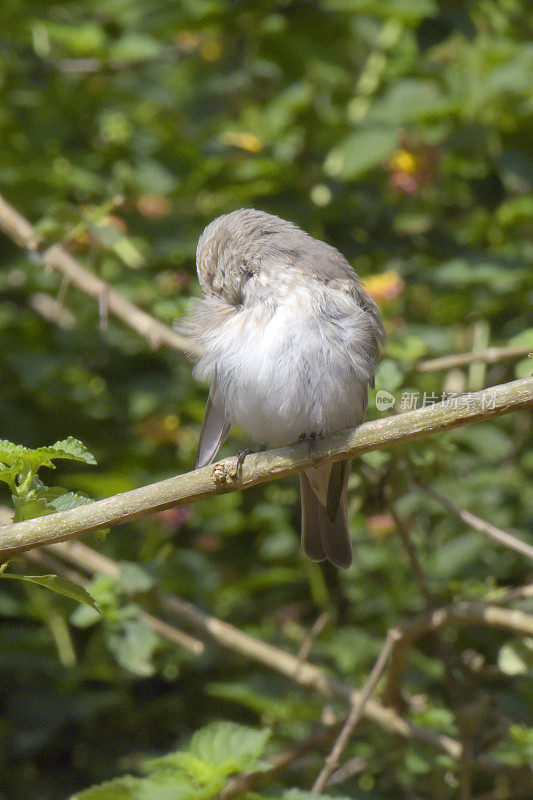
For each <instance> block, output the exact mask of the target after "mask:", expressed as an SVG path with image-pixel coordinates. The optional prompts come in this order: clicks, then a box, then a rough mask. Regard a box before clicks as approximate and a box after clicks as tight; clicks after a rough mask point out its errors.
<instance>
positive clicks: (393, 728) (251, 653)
mask: <svg viewBox="0 0 533 800" xmlns="http://www.w3.org/2000/svg"><path fill="white" fill-rule="evenodd" d="M47 550H50V551H51V552H53V553H54V554H55V555H59V556H60V557H61V558H62V559H64V560H65V561H67V562H69V563H71V564H74V565H75V566H76V567H79V568H81V569H84V570H86V571H89V572H91V573H93V574H94V573H96V572H103V573H104V574H107V575H113V576H118V575H119V574H120V567H119V565H118V564H117V563H116V562H115V561H113V560H112V559H110V558H108V557H107V556H104V555H102V554H101V553H97V552H96V551H95V550H92V549H91V548H89V547H87V546H86V545H84V544H81V542H64V543H61V544H56V545H53V546H52V547H50V548H47ZM157 596H158V600H159V603H160V605H161V608H163V609H164V610H165V612H166V613H168V614H170V615H173V616H174V617H176V618H177V619H179V620H180V622H181V623H186V624H187V625H190V626H191V627H192V628H193V629H194V631H195V633H196V634H197V635H198V636H203V637H205V638H207V639H209V640H211V641H213V642H215V643H216V644H217V645H219V646H220V647H224V648H226V649H227V650H232V651H233V652H236V653H240V655H241V656H244V657H245V658H250V659H252V660H253V661H256V662H258V663H259V664H262V665H263V666H265V667H267V668H269V669H272V670H274V671H275V672H278V673H280V674H281V675H285V676H286V677H287V678H289V680H291V681H293V682H294V683H296V684H297V685H298V686H301V687H303V688H305V689H311V690H313V691H315V692H317V693H318V694H321V695H323V696H325V697H329V698H332V697H336V698H337V699H339V700H341V701H343V702H344V703H348V704H349V705H350V706H359V705H360V706H361V707H362V714H363V716H364V717H365V718H366V719H367V720H370V721H371V722H374V723H375V724H376V725H378V726H380V727H381V728H383V729H384V730H386V731H387V732H388V733H390V734H392V735H395V736H400V737H401V738H404V739H408V740H414V741H418V742H420V743H422V744H425V745H427V746H429V747H431V748H433V749H434V750H437V751H438V752H440V753H445V754H447V755H449V756H451V757H452V758H454V759H458V758H460V757H461V755H462V747H461V744H460V742H458V741H457V740H456V739H453V738H451V737H450V736H446V735H445V734H440V733H436V732H435V731H433V730H430V729H428V728H424V727H422V726H420V725H417V724H415V723H413V722H411V721H410V720H406V719H404V718H403V717H402V716H400V714H398V712H397V711H396V710H394V709H392V708H386V707H385V706H384V705H383V704H382V703H380V702H379V700H376V699H375V698H373V697H367V698H365V697H364V695H363V692H361V691H359V690H358V689H353V688H352V687H351V686H349V685H347V684H345V683H341V682H340V681H338V680H335V679H334V678H331V677H330V676H329V675H328V674H327V673H326V672H325V671H324V670H323V669H321V668H320V667H318V666H316V665H314V664H311V663H309V662H307V661H304V662H302V661H301V659H299V658H298V656H296V655H292V654H291V653H287V652H286V651H285V650H281V649H280V648H278V647H274V645H271V644H268V643H267V642H263V641H261V640H260V639H256V638H255V637H253V636H250V635H249V634H247V633H244V632H243V631H241V630H239V629H238V628H236V627H234V626H233V625H231V624H230V623H228V622H224V620H221V619H218V618H217V617H213V616H211V615H210V614H207V613H206V612H205V611H202V609H200V608H197V607H196V606H194V605H193V604H192V603H189V602H188V601H187V600H182V599H181V598H180V597H177V596H176V595H173V594H170V593H168V592H163V591H159V592H158V593H157ZM416 619H418V618H416ZM362 701H364V702H362ZM476 765H477V766H478V767H480V768H482V769H486V770H490V771H498V770H501V764H499V762H497V761H496V760H495V759H493V758H492V757H491V756H490V755H486V754H484V755H480V756H479V757H478V758H477V759H476Z"/></svg>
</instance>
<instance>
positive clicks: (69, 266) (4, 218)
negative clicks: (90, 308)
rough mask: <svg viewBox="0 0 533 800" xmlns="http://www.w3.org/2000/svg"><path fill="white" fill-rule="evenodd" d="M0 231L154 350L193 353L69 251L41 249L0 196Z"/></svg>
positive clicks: (29, 229) (180, 338)
mask: <svg viewBox="0 0 533 800" xmlns="http://www.w3.org/2000/svg"><path fill="white" fill-rule="evenodd" d="M0 229H2V230H3V231H4V233H5V234H7V236H9V237H10V239H12V240H13V241H14V242H15V243H16V244H18V245H20V246H21V247H24V248H25V249H26V250H30V251H31V252H32V253H34V254H35V255H38V256H40V257H41V258H42V260H43V261H44V264H45V266H46V267H47V269H49V270H57V271H58V272H60V273H61V274H62V275H63V276H64V278H65V279H66V280H67V281H68V283H72V284H74V285H75V286H77V287H78V289H81V290H82V291H83V292H85V294H88V295H89V296H90V297H94V298H95V300H97V302H98V304H99V306H100V307H101V306H102V303H104V302H105V308H106V311H108V312H109V313H110V314H113V315H114V316H115V317H117V318H118V319H120V320H121V321H122V322H124V323H125V324H126V325H128V326H129V327H130V328H132V329H133V330H134V331H136V332H137V333H138V334H139V335H140V336H142V337H143V338H144V339H146V340H147V341H148V342H149V343H150V345H151V346H152V347H154V348H157V347H160V346H161V345H163V344H165V345H168V346H169V347H173V348H174V349H175V350H181V351H187V352H191V351H192V350H193V347H192V346H191V345H190V343H189V341H188V340H187V339H186V338H185V337H184V336H180V334H179V333H176V331H174V330H172V328H169V327H168V325H165V324H164V323H162V322H159V320H157V319H155V318H154V317H152V316H151V315H150V314H147V313H146V311H142V309H140V308H138V307H137V306H136V305H134V304H133V303H130V301H129V300H126V298H125V297H122V295H121V294H119V292H117V291H116V289H113V287H112V286H110V285H109V284H108V283H106V282H105V281H103V280H102V279H101V278H99V277H98V276H97V275H95V274H94V273H93V272H91V271H90V270H88V269H85V267H83V266H82V265H81V264H80V262H79V261H78V260H77V259H75V258H74V257H73V256H72V255H71V254H70V253H69V252H68V250H66V249H65V247H63V245H60V244H54V245H52V246H51V247H49V248H48V249H46V250H43V251H41V250H40V249H39V245H40V240H39V236H38V234H37V231H36V230H35V228H34V227H33V226H32V225H31V224H30V222H28V220H27V219H26V218H25V217H23V216H22V215H21V214H19V213H18V211H16V209H14V208H13V206H11V205H10V204H9V203H8V202H7V201H6V200H5V199H4V198H3V197H1V196H0Z"/></svg>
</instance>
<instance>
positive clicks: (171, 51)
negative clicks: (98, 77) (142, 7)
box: [45, 44, 182, 75]
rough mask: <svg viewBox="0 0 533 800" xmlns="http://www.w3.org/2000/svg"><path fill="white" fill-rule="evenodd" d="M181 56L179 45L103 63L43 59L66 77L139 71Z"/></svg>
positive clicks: (76, 59)
mask: <svg viewBox="0 0 533 800" xmlns="http://www.w3.org/2000/svg"><path fill="white" fill-rule="evenodd" d="M181 54H182V48H181V47H180V45H179V44H175V45H169V46H168V47H165V48H164V49H163V50H162V51H161V52H160V53H157V54H156V55H152V56H148V57H146V58H135V59H129V60H128V59H124V58H120V59H114V60H110V61H103V60H102V59H99V58H60V59H58V60H51V59H45V60H46V63H47V64H50V66H52V67H54V68H55V69H57V70H59V71H60V72H63V73H65V74H68V75H93V74H95V73H102V74H112V73H115V72H123V71H124V70H128V71H131V70H134V69H141V68H142V67H147V66H148V67H149V66H152V64H157V63H161V62H166V61H169V62H170V61H175V60H177V59H178V58H179V57H180V55H181Z"/></svg>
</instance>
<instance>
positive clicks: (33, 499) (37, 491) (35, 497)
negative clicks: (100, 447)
mask: <svg viewBox="0 0 533 800" xmlns="http://www.w3.org/2000/svg"><path fill="white" fill-rule="evenodd" d="M58 458H61V459H67V460H70V461H82V462H84V463H85V464H96V461H95V460H94V456H92V455H91V453H89V451H88V450H87V448H86V447H85V446H84V445H83V444H82V443H81V442H79V441H78V440H77V439H74V437H72V436H69V437H68V439H65V440H64V441H62V442H56V443H55V444H53V445H52V446H51V447H38V448H36V449H35V450H32V449H31V448H29V447H23V446H22V445H16V444H13V443H12V442H7V441H5V440H3V441H0V481H2V482H3V483H7V485H8V486H9V488H10V489H11V493H12V499H13V504H14V506H15V515H14V521H15V522H20V521H21V520H24V519H31V518H32V517H41V516H42V515H43V514H53V513H54V512H55V511H66V510H67V509H68V508H74V507H75V506H79V505H83V504H84V503H89V502H90V498H89V497H86V496H85V495H83V494H80V493H79V492H69V491H68V490H67V489H63V488H62V487H60V486H52V487H50V486H45V485H44V483H43V482H42V481H41V479H40V478H39V476H38V475H37V471H38V470H39V469H40V468H41V467H50V468H51V469H55V464H54V463H53V462H54V460H55V459H58Z"/></svg>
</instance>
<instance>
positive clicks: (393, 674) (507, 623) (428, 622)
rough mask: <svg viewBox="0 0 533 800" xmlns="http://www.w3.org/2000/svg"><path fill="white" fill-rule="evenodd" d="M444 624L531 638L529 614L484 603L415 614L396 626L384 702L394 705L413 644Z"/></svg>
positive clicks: (532, 617) (532, 623)
mask: <svg viewBox="0 0 533 800" xmlns="http://www.w3.org/2000/svg"><path fill="white" fill-rule="evenodd" d="M448 625H487V626H491V627H495V628H503V629H505V630H509V631H512V632H513V633H516V634H521V635H522V636H532V635H533V615H531V614H526V613H525V612H524V611H519V610H518V609H508V608H501V607H500V606H496V605H491V604H488V603H475V602H470V601H463V602H460V603H455V604H453V605H451V606H444V607H442V608H437V609H434V610H433V611H427V612H424V613H423V614H419V615H418V616H416V617H414V618H413V619H412V620H410V621H408V622H406V623H404V624H403V625H401V626H400V633H401V636H400V638H399V639H398V641H397V642H396V643H395V646H394V647H393V650H392V656H391V664H390V669H389V677H388V681H387V686H386V688H385V691H384V693H383V696H384V699H385V703H390V702H394V699H395V698H397V697H398V694H399V689H400V686H401V682H402V679H403V674H404V671H405V668H406V666H407V660H408V657H409V651H410V649H411V647H412V645H413V642H415V641H416V639H418V638H419V637H420V636H423V635H424V634H426V633H430V632H433V631H438V630H440V629H441V628H444V627H446V626H448Z"/></svg>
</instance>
